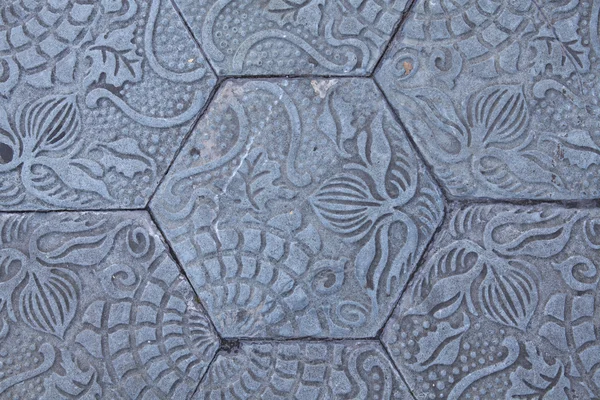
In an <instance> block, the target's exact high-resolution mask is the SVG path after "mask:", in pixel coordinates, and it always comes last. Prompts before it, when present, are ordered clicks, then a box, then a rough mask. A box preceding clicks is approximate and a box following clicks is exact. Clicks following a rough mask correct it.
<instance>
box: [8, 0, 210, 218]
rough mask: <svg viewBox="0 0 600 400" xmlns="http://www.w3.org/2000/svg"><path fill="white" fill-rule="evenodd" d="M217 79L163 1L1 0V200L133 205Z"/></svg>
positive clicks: (57, 205)
mask: <svg viewBox="0 0 600 400" xmlns="http://www.w3.org/2000/svg"><path fill="white" fill-rule="evenodd" d="M215 82H216V79H215V77H214V75H213V73H212V71H211V70H210V67H209V66H208V64H207V63H206V62H205V60H204V59H203V57H202V55H201V53H200V50H199V49H198V47H197V46H196V44H195V43H194V41H193V39H192V37H191V36H190V35H189V33H188V32H187V30H186V29H185V26H184V24H183V22H182V21H181V20H180V19H179V18H178V15H177V13H176V12H175V10H174V8H173V7H172V5H171V3H170V1H169V0H152V1H137V2H136V1H133V0H117V1H114V0H112V1H111V0H102V1H88V0H60V1H59V0H43V1H30V0H8V1H3V2H1V3H0V209H1V210H33V209H100V208H106V209H107V208H119V207H121V208H133V207H143V206H144V205H145V204H146V202H147V199H148V198H149V196H150V194H151V193H152V192H153V191H154V188H155V187H156V184H157V182H158V181H159V180H160V179H161V177H162V175H163V174H164V172H165V170H166V168H167V166H168V165H169V163H170V162H171V160H172V158H173V155H174V153H175V151H176V150H177V149H178V148H179V146H180V144H181V141H182V139H183V136H184V135H185V133H186V132H188V131H189V129H190V126H191V123H192V122H193V120H194V119H195V117H197V115H198V114H199V111H200V110H201V108H202V107H203V105H204V103H205V102H206V99H207V97H208V95H209V92H210V90H211V89H212V87H213V86H214V84H215Z"/></svg>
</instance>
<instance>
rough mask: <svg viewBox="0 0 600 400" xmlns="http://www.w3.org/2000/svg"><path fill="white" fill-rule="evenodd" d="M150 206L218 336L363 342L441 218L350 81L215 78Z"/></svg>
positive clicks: (389, 118)
mask: <svg viewBox="0 0 600 400" xmlns="http://www.w3.org/2000/svg"><path fill="white" fill-rule="evenodd" d="M150 208H151V210H152V212H153V213H154V214H155V216H156V218H157V221H158V223H159V224H160V226H161V229H162V230H163V231H164V233H165V234H166V236H167V239H168V241H169V242H170V244H171V246H172V247H173V250H174V251H175V254H177V257H178V258H179V260H180V261H181V262H182V264H183V268H184V270H185V272H186V274H187V275H188V276H189V278H190V280H191V282H192V285H194V287H195V289H196V291H197V293H198V296H199V297H200V298H201V299H202V301H203V303H204V304H205V306H206V307H207V310H208V312H209V314H210V316H211V318H212V319H213V322H214V323H215V325H216V327H217V329H218V330H219V332H220V333H221V334H222V335H224V336H225V337H343V338H348V337H353V338H361V337H373V336H374V335H375V334H376V332H377V330H378V329H380V328H381V326H382V324H383V322H384V321H385V319H386V318H387V316H388V315H389V313H390V312H391V308H392V306H393V305H394V303H395V302H396V300H397V299H398V296H399V294H400V292H401V290H402V289H403V288H404V286H405V284H406V281H407V279H408V277H409V276H410V274H411V272H412V271H413V269H414V267H415V264H416V262H417V260H418V259H419V257H420V254H421V253H422V251H423V249H424V248H425V245H426V244H427V242H428V241H429V239H430V237H431V235H432V233H433V231H434V230H435V229H436V227H437V226H438V224H439V223H440V221H441V218H442V214H443V203H442V199H441V194H440V191H439V190H438V188H437V187H436V186H435V184H434V182H433V181H432V179H431V178H430V176H429V174H428V173H427V171H426V170H425V168H424V165H423V164H422V163H421V162H420V161H419V159H418V158H417V156H416V155H415V153H414V151H413V149H412V147H411V145H410V143H409V141H408V140H407V139H406V137H405V135H404V132H403V130H402V128H401V127H400V125H399V124H398V123H397V122H396V121H395V119H394V117H393V115H392V113H391V111H390V110H389V109H388V107H387V105H386V103H385V101H384V99H383V97H382V96H381V94H380V92H379V91H378V90H377V88H376V86H375V85H374V83H373V82H372V81H370V80H368V79H358V78H354V79H344V78H341V79H337V80H335V79H334V80H312V81H311V80H308V79H294V80H262V81H248V80H235V81H228V82H227V83H225V84H224V86H223V87H222V88H221V89H220V91H219V92H218V93H217V95H216V97H215V99H214V101H213V102H212V104H211V106H210V107H209V109H208V110H207V113H206V114H205V115H204V116H203V117H202V119H201V120H200V122H199V124H198V126H197V127H196V128H195V130H194V132H193V134H192V136H191V137H190V138H189V140H188V142H187V143H186V144H185V146H184V147H183V149H182V151H181V153H180V155H179V156H178V158H177V159H176V161H175V163H174V164H173V167H172V169H171V171H170V172H169V174H168V175H167V177H166V179H165V181H164V182H163V183H162V184H161V186H160V188H159V190H158V191H157V194H156V196H155V197H154V198H153V200H152V201H151V204H150Z"/></svg>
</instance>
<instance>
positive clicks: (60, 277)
mask: <svg viewBox="0 0 600 400" xmlns="http://www.w3.org/2000/svg"><path fill="white" fill-rule="evenodd" d="M80 290H81V284H80V282H79V278H78V277H77V275H75V273H73V272H71V271H70V270H68V269H65V268H45V267H42V266H40V265H38V266H37V268H36V269H35V270H34V271H31V272H30V273H29V274H28V278H27V284H26V286H25V287H24V288H23V290H22V291H21V294H20V296H19V312H20V316H21V318H22V319H23V321H24V322H25V323H26V324H27V325H29V326H30V327H31V328H33V329H35V330H38V331H40V332H45V333H49V334H52V335H55V336H57V337H59V338H61V339H62V338H63V337H64V334H65V332H66V330H67V329H68V327H69V325H70V323H71V321H72V320H73V317H74V316H75V312H76V311H77V305H78V301H79V291H80Z"/></svg>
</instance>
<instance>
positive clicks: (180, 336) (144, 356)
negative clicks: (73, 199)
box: [0, 212, 218, 399]
mask: <svg viewBox="0 0 600 400" xmlns="http://www.w3.org/2000/svg"><path fill="white" fill-rule="evenodd" d="M0 244H1V248H0V297H1V298H0V322H1V323H2V326H1V328H0V362H1V366H0V372H1V377H0V393H1V394H2V396H3V397H11V398H15V397H19V398H24V399H34V398H37V399H69V398H78V399H98V398H113V399H117V398H118V399H121V398H123V399H124V398H143V397H147V396H153V397H158V398H161V397H163V398H164V397H171V396H174V397H176V398H189V397H190V396H191V395H192V393H193V391H194V390H195V389H196V386H197V382H198V381H199V379H200V378H201V377H202V376H203V375H204V373H205V372H206V369H207V367H208V364H209V362H210V360H211V359H212V357H213V355H214V354H215V352H216V350H217V346H218V339H217V337H216V334H215V332H214V330H213V328H212V325H211V323H210V321H209V320H208V319H207V318H206V316H205V314H204V312H203V311H202V309H201V308H200V307H199V305H198V304H197V303H196V302H195V301H194V296H193V290H192V288H191V287H190V286H189V284H188V282H187V281H186V280H185V279H184V278H183V276H181V275H180V274H179V271H178V267H177V265H176V264H175V262H174V261H173V260H172V259H171V258H170V256H169V254H168V252H167V249H166V248H165V245H164V243H163V242H162V240H161V239H160V237H159V236H158V234H157V233H156V228H155V227H154V226H153V225H152V223H151V222H150V220H149V218H148V216H147V214H144V213H142V212H130V213H124V212H120V213H112V214H110V213H51V214H27V213H26V214H5V215H2V216H1V217H0ZM24 357H26V359H24Z"/></svg>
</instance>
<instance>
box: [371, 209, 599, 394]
mask: <svg viewBox="0 0 600 400" xmlns="http://www.w3.org/2000/svg"><path fill="white" fill-rule="evenodd" d="M599 226H600V210H599V209H596V208H590V209H573V208H562V207H559V206H555V205H548V204H538V205H531V206H514V205H474V206H466V207H463V208H460V209H458V210H455V211H454V212H452V213H451V215H450V218H448V220H447V221H446V222H445V224H444V226H443V228H442V230H441V232H440V233H439V235H438V237H436V239H435V241H434V243H433V246H432V248H431V251H429V252H428V254H427V255H426V256H425V258H424V264H423V265H422V266H421V267H420V268H419V269H418V272H417V273H416V275H415V277H414V279H413V280H412V281H411V283H410V285H409V287H408V288H407V290H406V291H405V293H404V295H403V297H402V299H401V301H400V303H399V305H398V307H397V308H396V310H395V312H394V314H393V317H392V318H391V319H390V321H389V322H388V323H387V325H386V328H385V330H384V334H383V337H382V340H383V343H384V344H385V346H386V347H387V348H388V350H389V352H390V354H391V356H392V358H393V360H394V362H395V363H396V364H397V366H398V367H399V369H400V372H401V373H402V374H403V376H404V377H405V378H406V380H407V383H408V385H409V386H410V387H411V389H412V390H413V393H414V394H415V396H416V397H417V398H418V399H440V398H443V399H448V400H455V399H565V400H566V399H595V398H598V397H600V370H599V369H598V366H599V365H600V340H598V311H597V308H596V302H597V301H598V280H599V278H600V274H599V272H598V268H597V265H598V262H599V260H598V249H599V248H600V229H599Z"/></svg>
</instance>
